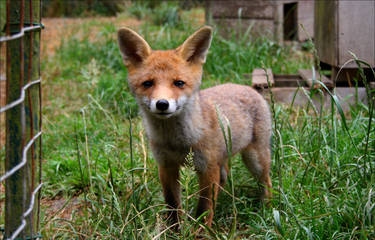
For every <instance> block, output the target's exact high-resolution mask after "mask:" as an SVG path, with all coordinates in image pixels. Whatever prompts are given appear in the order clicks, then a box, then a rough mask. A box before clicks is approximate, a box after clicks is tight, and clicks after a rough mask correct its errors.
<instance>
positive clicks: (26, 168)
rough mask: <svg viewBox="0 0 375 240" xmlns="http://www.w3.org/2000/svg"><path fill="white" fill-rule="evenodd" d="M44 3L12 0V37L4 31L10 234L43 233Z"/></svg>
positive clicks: (7, 224) (6, 228) (9, 10)
mask: <svg viewBox="0 0 375 240" xmlns="http://www.w3.org/2000/svg"><path fill="white" fill-rule="evenodd" d="M40 4H41V0H6V14H7V16H6V36H5V37H3V36H2V35H0V42H6V105H5V106H1V111H0V113H4V112H5V114H6V115H5V128H6V139H5V174H4V175H2V176H0V177H1V182H2V181H5V214H4V215H5V219H4V221H5V224H4V239H37V238H39V236H38V234H36V232H37V230H38V225H39V199H40V195H39V196H37V194H40V188H41V170H42V169H41V84H40V82H41V81H40V30H41V23H40V21H41V14H40ZM0 31H2V29H0ZM0 97H1V96H0ZM38 160H39V164H38V163H37V161H38Z"/></svg>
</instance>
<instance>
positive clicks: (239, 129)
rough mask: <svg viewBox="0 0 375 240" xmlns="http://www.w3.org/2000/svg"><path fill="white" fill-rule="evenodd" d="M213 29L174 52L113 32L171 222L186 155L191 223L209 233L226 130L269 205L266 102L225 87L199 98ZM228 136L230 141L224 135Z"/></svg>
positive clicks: (223, 170)
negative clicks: (195, 196)
mask: <svg viewBox="0 0 375 240" xmlns="http://www.w3.org/2000/svg"><path fill="white" fill-rule="evenodd" d="M211 38H212V28H211V27H208V26H205V27H202V28H201V29H199V30H198V31H196V32H195V33H194V34H193V35H191V36H190V37H189V38H188V39H187V40H186V41H185V42H184V43H183V44H182V45H181V46H179V47H178V48H176V49H174V50H166V51H161V50H152V49H151V48H150V46H149V45H148V44H147V42H146V41H145V40H144V39H143V38H142V37H141V36H140V35H138V34H137V33H136V32H134V31H133V30H131V29H129V28H121V29H120V30H119V31H118V42H119V46H120V50H121V54H122V58H123V62H124V64H125V66H126V67H127V69H128V82H129V86H130V89H131V91H132V93H133V95H134V96H135V99H136V101H137V103H138V105H139V107H140V113H141V115H142V117H143V123H144V127H145V129H146V133H147V136H148V139H149V141H150V146H151V149H152V153H153V156H154V158H155V159H156V161H157V163H158V166H159V177H160V181H161V184H162V186H163V193H164V198H165V201H166V203H167V205H168V207H169V208H171V209H173V210H174V211H171V213H170V216H169V219H170V221H171V222H172V223H177V222H178V209H179V208H180V204H181V203H180V185H179V169H180V166H182V165H183V164H184V161H185V159H186V156H187V154H188V153H189V152H190V151H192V152H193V164H194V167H195V170H196V173H197V175H198V178H199V188H200V191H199V194H200V196H199V201H198V207H197V217H198V216H200V215H201V214H202V213H204V212H205V211H209V213H208V214H207V215H206V217H205V223H206V224H207V225H208V226H211V224H212V219H213V214H214V211H213V210H214V207H215V206H214V202H216V201H215V200H216V198H217V194H218V192H219V189H220V188H221V187H223V186H224V184H225V182H226V179H227V175H228V151H227V148H226V144H225V137H224V133H223V131H222V129H221V126H220V122H222V123H223V124H224V125H225V129H227V127H228V126H229V127H230V130H231V134H230V137H231V141H232V149H231V153H232V154H233V155H234V154H236V153H241V155H242V160H243V162H244V163H245V165H246V167H247V168H248V169H249V171H250V172H251V173H252V174H253V176H254V177H255V178H256V179H257V180H258V182H259V183H260V186H261V187H262V196H261V197H262V199H263V198H264V197H265V198H270V196H271V192H270V189H271V187H272V185H271V179H270V176H269V171H270V163H271V151H270V138H271V115H270V111H269V108H268V105H267V103H266V101H265V100H264V99H263V97H262V96H261V95H260V94H258V93H257V92H256V91H255V90H253V89H252V88H250V87H248V86H241V85H236V84H224V85H219V86H216V87H212V88H208V89H205V90H202V91H200V90H199V87H200V84H201V79H202V68H203V64H204V63H205V61H206V55H207V52H208V49H209V47H210V44H211ZM225 135H226V136H227V138H228V137H229V136H228V133H227V134H225Z"/></svg>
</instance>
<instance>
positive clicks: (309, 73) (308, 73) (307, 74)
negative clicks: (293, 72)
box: [298, 69, 333, 89]
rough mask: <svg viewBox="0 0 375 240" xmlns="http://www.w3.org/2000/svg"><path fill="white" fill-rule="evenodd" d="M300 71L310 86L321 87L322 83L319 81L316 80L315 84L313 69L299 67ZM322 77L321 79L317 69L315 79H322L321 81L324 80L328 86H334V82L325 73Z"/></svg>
mask: <svg viewBox="0 0 375 240" xmlns="http://www.w3.org/2000/svg"><path fill="white" fill-rule="evenodd" d="M298 73H299V74H300V76H301V77H302V79H303V80H304V81H305V82H306V83H307V85H308V86H309V87H310V88H315V89H317V88H320V87H321V85H320V84H319V83H317V82H315V83H314V84H313V78H314V74H313V71H312V70H311V69H299V70H298ZM320 77H321V79H319V73H318V72H317V71H315V79H317V80H320V81H321V82H323V83H324V84H325V85H326V86H327V88H332V87H333V82H332V81H331V80H330V79H328V78H327V77H326V76H324V75H321V76H320Z"/></svg>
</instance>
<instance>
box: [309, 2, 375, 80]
mask: <svg viewBox="0 0 375 240" xmlns="http://www.w3.org/2000/svg"><path fill="white" fill-rule="evenodd" d="M374 26H375V1H373V0H361V1H347V0H345V1H343V0H341V1H315V30H314V31H315V40H314V41H315V46H316V48H317V51H318V55H319V58H320V61H321V62H322V63H323V64H325V65H326V67H327V66H328V68H329V67H331V69H332V78H333V79H335V78H336V74H337V71H338V69H339V68H341V67H343V66H344V64H345V63H346V62H347V61H348V60H350V59H352V58H353V56H352V55H351V54H350V52H352V53H354V54H355V55H356V56H357V57H358V58H360V59H361V60H364V61H366V62H367V63H369V64H370V65H371V67H375V27H374ZM355 68H357V65H356V64H355V63H354V62H351V63H350V64H348V65H345V71H346V72H345V74H340V75H341V76H339V78H338V79H337V80H338V82H340V81H347V80H348V78H351V76H352V75H354V74H356V69H355ZM348 76H349V77H348Z"/></svg>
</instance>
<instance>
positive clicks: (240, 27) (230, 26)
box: [213, 18, 274, 39]
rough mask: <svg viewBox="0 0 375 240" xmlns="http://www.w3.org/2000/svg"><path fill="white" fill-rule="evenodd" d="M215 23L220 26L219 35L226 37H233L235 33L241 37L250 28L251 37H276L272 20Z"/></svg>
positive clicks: (222, 20) (228, 20)
mask: <svg viewBox="0 0 375 240" xmlns="http://www.w3.org/2000/svg"><path fill="white" fill-rule="evenodd" d="M213 22H214V23H215V24H216V25H218V26H219V27H218V28H217V29H218V31H219V33H220V34H221V35H222V36H224V37H226V36H232V34H233V33H235V34H237V36H238V37H241V34H244V33H245V32H246V31H247V30H248V29H249V28H250V30H249V34H250V37H259V36H264V37H267V38H271V39H272V38H273V37H274V22H273V21H272V20H253V19H242V20H241V21H240V20H238V19H223V18H219V19H215V18H214V19H213Z"/></svg>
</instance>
